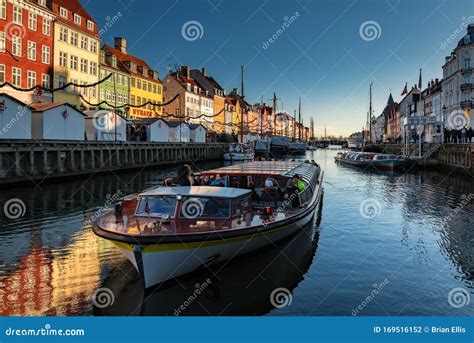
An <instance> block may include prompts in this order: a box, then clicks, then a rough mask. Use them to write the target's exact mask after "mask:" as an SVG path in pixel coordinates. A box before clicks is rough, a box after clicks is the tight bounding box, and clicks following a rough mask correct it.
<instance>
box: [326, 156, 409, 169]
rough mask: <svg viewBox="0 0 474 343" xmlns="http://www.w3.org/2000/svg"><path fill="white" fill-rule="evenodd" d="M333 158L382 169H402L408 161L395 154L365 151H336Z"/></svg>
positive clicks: (353, 164) (360, 165)
mask: <svg viewBox="0 0 474 343" xmlns="http://www.w3.org/2000/svg"><path fill="white" fill-rule="evenodd" d="M334 159H335V161H336V162H339V163H342V164H346V165H350V166H353V167H356V168H374V169H377V170H382V171H394V170H399V169H403V168H404V167H405V166H406V165H407V162H408V161H407V159H406V158H404V157H401V156H397V155H388V154H377V153H366V152H346V153H337V154H336V156H335V157H334Z"/></svg>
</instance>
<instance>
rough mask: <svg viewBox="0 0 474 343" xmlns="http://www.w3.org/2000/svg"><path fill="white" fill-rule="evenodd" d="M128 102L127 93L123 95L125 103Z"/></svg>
mask: <svg viewBox="0 0 474 343" xmlns="http://www.w3.org/2000/svg"><path fill="white" fill-rule="evenodd" d="M127 102H128V96H127V95H126V94H124V95H123V103H124V104H127Z"/></svg>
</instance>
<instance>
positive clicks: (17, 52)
mask: <svg viewBox="0 0 474 343" xmlns="http://www.w3.org/2000/svg"><path fill="white" fill-rule="evenodd" d="M12 54H13V55H14V56H21V37H19V36H12Z"/></svg>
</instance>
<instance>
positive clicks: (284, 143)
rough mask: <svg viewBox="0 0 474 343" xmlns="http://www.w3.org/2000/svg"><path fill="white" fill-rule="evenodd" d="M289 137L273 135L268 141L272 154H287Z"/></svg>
mask: <svg viewBox="0 0 474 343" xmlns="http://www.w3.org/2000/svg"><path fill="white" fill-rule="evenodd" d="M290 143H291V139H289V138H288V137H283V136H273V137H272V140H271V143H270V150H271V152H272V154H274V155H287V154H288V150H289V147H290Z"/></svg>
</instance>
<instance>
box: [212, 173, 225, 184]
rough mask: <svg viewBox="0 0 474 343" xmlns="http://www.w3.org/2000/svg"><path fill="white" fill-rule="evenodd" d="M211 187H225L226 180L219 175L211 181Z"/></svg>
mask: <svg viewBox="0 0 474 343" xmlns="http://www.w3.org/2000/svg"><path fill="white" fill-rule="evenodd" d="M211 186H214V187H224V186H225V185H224V180H223V179H222V177H221V176H220V175H219V174H217V175H216V177H215V178H214V180H212V181H211Z"/></svg>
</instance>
